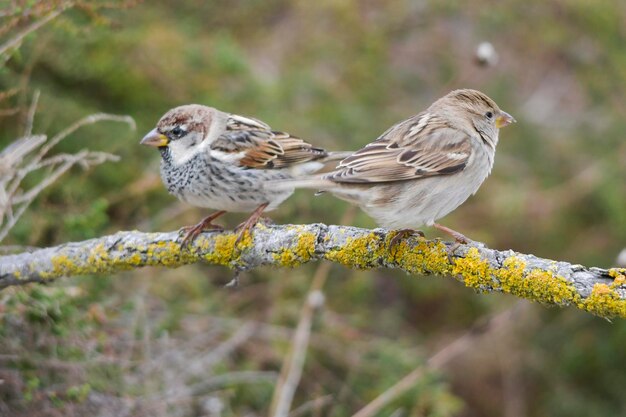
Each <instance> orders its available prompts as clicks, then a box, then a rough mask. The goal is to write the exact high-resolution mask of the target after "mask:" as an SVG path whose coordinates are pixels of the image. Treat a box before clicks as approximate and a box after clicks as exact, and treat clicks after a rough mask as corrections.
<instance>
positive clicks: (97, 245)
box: [0, 224, 626, 318]
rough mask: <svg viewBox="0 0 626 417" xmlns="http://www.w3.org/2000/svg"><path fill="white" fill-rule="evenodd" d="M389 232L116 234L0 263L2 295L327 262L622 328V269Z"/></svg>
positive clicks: (297, 229)
mask: <svg viewBox="0 0 626 417" xmlns="http://www.w3.org/2000/svg"><path fill="white" fill-rule="evenodd" d="M394 234H395V233H394V232H393V231H388V230H384V229H375V230H367V229H360V228H356V227H348V226H327V225H324V224H310V225H297V226H296V225H283V226H265V225H262V224H260V225H258V226H257V227H256V228H255V229H254V233H253V235H252V236H246V238H244V239H242V241H241V242H240V243H239V245H238V246H237V247H235V240H236V236H235V235H234V234H233V233H230V232H224V233H204V234H202V235H201V236H199V237H198V238H197V239H196V240H195V242H194V243H193V244H192V245H191V246H189V247H188V248H181V245H180V243H179V242H180V240H181V239H180V238H179V235H178V233H176V232H170V233H141V232H137V231H132V232H119V233H116V234H114V235H111V236H104V237H101V238H97V239H92V240H87V241H84V242H76V243H67V244H64V245H60V246H56V247H52V248H46V249H39V250H36V251H33V252H29V253H21V254H17V255H7V256H0V288H4V287H7V286H11V285H20V284H24V283H27V282H48V281H51V280H53V279H55V278H59V277H63V276H72V275H88V274H112V273H115V272H117V271H121V270H128V269H134V268H139V267H142V266H147V265H152V266H166V267H179V266H182V265H186V264H191V263H195V262H205V263H208V264H214V265H224V266H228V267H230V268H233V269H236V270H239V271H243V270H248V269H251V268H255V267H258V266H262V265H273V266H277V267H296V266H298V265H301V264H303V263H306V262H310V261H315V260H320V259H326V260H329V261H332V262H337V263H340V264H342V265H344V266H346V267H349V268H355V269H369V268H397V269H401V270H403V271H406V272H407V273H409V274H414V275H432V274H435V275H442V276H452V277H455V278H457V279H458V280H459V281H461V282H463V283H464V284H465V285H466V286H468V287H471V288H474V289H476V290H479V291H483V292H491V291H498V292H504V293H509V294H513V295H515V296H518V297H521V298H525V299H528V300H533V301H538V302H541V303H544V304H551V305H558V306H574V307H577V308H580V309H582V310H586V311H589V312H591V313H593V314H596V315H598V316H602V317H606V318H610V317H621V318H626V269H620V268H614V269H609V270H605V269H600V268H587V267H584V266H582V265H572V264H569V263H567V262H559V261H552V260H549V259H542V258H538V257H536V256H533V255H526V254H521V253H516V252H513V251H511V250H509V251H497V250H494V249H489V248H487V247H485V246H484V245H482V244H479V243H475V244H472V245H461V246H460V247H459V248H458V249H457V250H456V251H455V253H454V256H452V257H449V256H448V250H447V246H446V245H448V244H449V243H445V242H441V241H438V240H434V241H429V240H425V239H423V238H419V237H410V238H407V239H404V240H402V241H401V242H399V243H398V244H396V245H395V246H394V247H390V241H391V239H392V238H393V236H394Z"/></svg>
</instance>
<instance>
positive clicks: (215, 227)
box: [179, 211, 226, 247]
mask: <svg viewBox="0 0 626 417" xmlns="http://www.w3.org/2000/svg"><path fill="white" fill-rule="evenodd" d="M224 213H226V212H225V211H218V212H215V213H213V214H211V215H210V216H207V217H205V218H204V219H202V221H201V222H200V223H198V224H196V225H194V226H185V227H181V229H180V231H179V233H184V237H183V240H182V241H181V243H180V245H181V246H182V247H187V246H188V245H189V244H191V243H192V242H193V240H194V239H195V238H196V237H197V236H198V235H199V234H200V233H202V232H204V231H222V230H224V228H223V227H222V226H220V225H219V224H213V223H212V222H213V220H215V219H216V218H218V217H219V216H221V215H222V214H224Z"/></svg>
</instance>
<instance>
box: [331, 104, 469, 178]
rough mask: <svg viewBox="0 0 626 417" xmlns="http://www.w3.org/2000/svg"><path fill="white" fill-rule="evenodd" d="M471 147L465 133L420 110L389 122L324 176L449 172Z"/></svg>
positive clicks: (461, 164) (410, 175)
mask: <svg viewBox="0 0 626 417" xmlns="http://www.w3.org/2000/svg"><path fill="white" fill-rule="evenodd" d="M471 151H472V148H471V143H470V137H469V136H467V134H465V133H463V132H462V131H459V130H457V129H454V128H452V127H450V126H449V125H448V124H447V123H446V121H445V120H443V119H441V118H438V117H436V116H432V115H429V114H427V113H422V114H419V115H417V116H415V117H413V118H411V119H408V120H406V121H404V122H401V123H399V124H397V125H395V126H393V127H392V128H391V129H389V130H388V131H386V132H385V133H383V134H382V135H381V136H380V137H379V138H378V139H377V140H376V141H374V142H372V143H370V144H369V145H367V146H365V147H364V148H362V149H360V150H358V151H357V152H355V153H354V154H352V155H351V156H349V157H348V158H346V159H344V160H343V161H341V163H340V164H339V166H338V167H337V169H336V170H335V171H333V172H331V173H329V174H327V175H325V176H324V178H326V179H329V180H332V181H335V182H350V183H379V182H392V181H404V180H409V179H417V178H423V177H429V176H435V175H446V174H452V173H455V172H458V171H461V170H462V169H463V168H465V165H467V161H468V159H469V157H470V154H471Z"/></svg>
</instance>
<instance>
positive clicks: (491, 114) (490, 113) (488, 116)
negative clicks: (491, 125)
mask: <svg viewBox="0 0 626 417" xmlns="http://www.w3.org/2000/svg"><path fill="white" fill-rule="evenodd" d="M485 117H486V118H487V119H491V118H492V117H493V113H492V112H490V111H488V112H487V113H485Z"/></svg>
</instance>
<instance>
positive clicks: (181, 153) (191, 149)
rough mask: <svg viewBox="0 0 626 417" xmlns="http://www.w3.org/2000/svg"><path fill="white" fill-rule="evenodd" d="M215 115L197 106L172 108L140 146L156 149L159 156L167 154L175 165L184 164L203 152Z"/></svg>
mask: <svg viewBox="0 0 626 417" xmlns="http://www.w3.org/2000/svg"><path fill="white" fill-rule="evenodd" d="M215 113H216V112H215V109H213V108H211V107H207V106H202V105H199V104H190V105H185V106H180V107H176V108H173V109H171V110H170V111H168V112H167V113H165V114H164V115H163V117H161V119H160V120H159V122H158V123H157V126H156V127H155V128H154V129H152V130H151V131H150V132H149V133H148V134H147V135H146V136H144V138H143V139H142V140H141V142H140V143H141V144H142V145H146V146H153V147H156V148H159V150H160V151H161V154H162V155H164V156H165V155H167V154H169V155H170V156H171V157H172V160H173V162H174V163H181V162H184V161H186V160H187V159H189V158H191V157H192V156H193V155H195V154H196V153H197V152H198V151H199V150H200V149H201V148H202V144H203V141H204V140H205V138H206V137H207V135H208V133H209V131H210V130H211V126H212V124H213V121H214V118H215Z"/></svg>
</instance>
